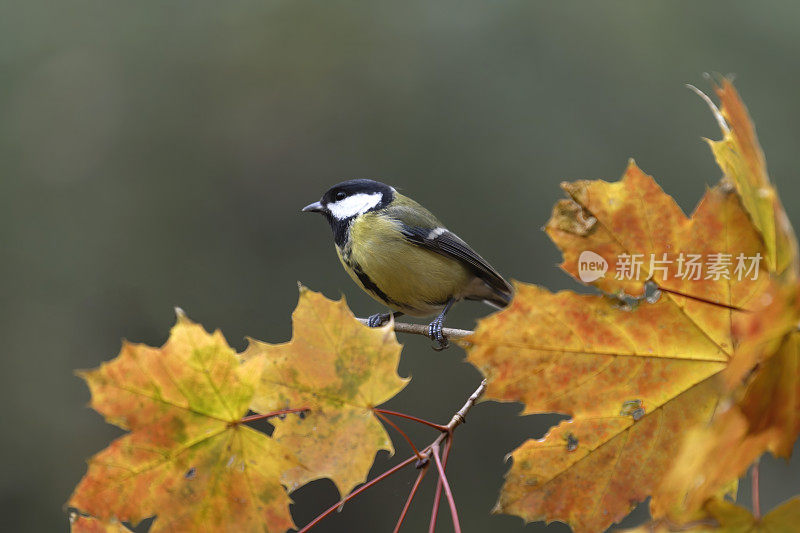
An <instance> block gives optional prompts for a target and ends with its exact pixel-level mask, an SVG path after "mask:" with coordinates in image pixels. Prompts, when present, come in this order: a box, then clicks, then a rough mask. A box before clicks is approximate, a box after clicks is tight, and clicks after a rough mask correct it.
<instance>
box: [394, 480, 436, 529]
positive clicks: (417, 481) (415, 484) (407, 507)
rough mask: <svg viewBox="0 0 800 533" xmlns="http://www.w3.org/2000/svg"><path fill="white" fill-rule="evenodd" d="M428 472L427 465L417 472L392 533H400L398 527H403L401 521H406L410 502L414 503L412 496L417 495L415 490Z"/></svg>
mask: <svg viewBox="0 0 800 533" xmlns="http://www.w3.org/2000/svg"><path fill="white" fill-rule="evenodd" d="M427 471H428V465H424V466H423V467H422V468H420V470H419V474H418V475H417V480H416V481H415V482H414V486H413V487H411V492H410V493H409V494H408V499H407V500H406V504H405V505H404V506H403V511H402V512H401V513H400V518H398V519H397V525H396V526H394V532H393V533H398V532H399V531H400V526H402V525H403V520H405V519H406V514H408V510H409V509H410V508H411V502H412V501H414V496H416V495H417V489H418V488H419V485H420V483H422V478H424V477H425V473H426V472H427Z"/></svg>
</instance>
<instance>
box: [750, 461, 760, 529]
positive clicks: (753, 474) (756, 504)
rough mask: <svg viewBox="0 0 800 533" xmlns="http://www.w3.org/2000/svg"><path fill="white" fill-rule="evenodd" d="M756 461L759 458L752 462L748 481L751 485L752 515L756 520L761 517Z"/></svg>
mask: <svg viewBox="0 0 800 533" xmlns="http://www.w3.org/2000/svg"><path fill="white" fill-rule="evenodd" d="M758 463H759V459H756V461H755V463H753V468H752V470H751V471H750V483H751V485H750V486H751V487H752V493H753V494H752V495H751V498H752V499H753V517H754V518H755V519H756V520H759V519H760V518H761V495H760V494H759V487H758Z"/></svg>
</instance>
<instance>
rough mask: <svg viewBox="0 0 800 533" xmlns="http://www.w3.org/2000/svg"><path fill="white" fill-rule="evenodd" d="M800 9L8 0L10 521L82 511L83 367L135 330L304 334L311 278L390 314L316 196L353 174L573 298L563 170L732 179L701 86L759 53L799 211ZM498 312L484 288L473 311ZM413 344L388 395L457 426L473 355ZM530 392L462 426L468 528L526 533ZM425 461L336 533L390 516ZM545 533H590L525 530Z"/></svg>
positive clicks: (325, 486) (422, 508) (5, 302)
mask: <svg viewBox="0 0 800 533" xmlns="http://www.w3.org/2000/svg"><path fill="white" fill-rule="evenodd" d="M799 23H800V4H799V3H798V2H796V1H795V0H786V1H781V2H777V1H762V2H749V1H729V0H726V1H722V0H718V1H706V2H696V1H692V2H690V1H675V0H672V1H669V2H667V1H658V2H640V1H633V0H631V1H608V0H607V1H603V2H596V1H581V2H573V1H562V2H542V1H539V2H533V1H497V2H479V1H473V0H462V1H458V2H454V1H449V0H447V1H437V2H415V1H414V2H411V1H406V2H384V1H373V2H308V1H300V0H291V1H290V0H285V1H271V0H262V1H254V0H253V1H246V0H237V1H227V2H218V1H201V0H194V1H191V2H189V1H178V0H176V1H171V2H165V1H159V2H156V1H142V0H140V1H137V2H108V1H103V2H101V1H79V0H58V1H49V2H39V1H31V2H13V3H12V2H8V3H5V4H4V5H3V6H2V7H0V244H2V252H0V253H2V255H0V257H1V258H2V260H1V261H0V283H2V297H1V298H2V300H1V301H2V306H0V313H2V318H1V319H0V339H2V343H3V345H4V346H5V348H4V350H3V360H4V363H3V367H4V368H3V371H2V373H0V401H1V403H0V405H1V406H2V407H0V409H1V412H2V416H0V420H2V439H0V458H2V459H0V460H1V461H2V476H1V478H0V509H1V510H2V516H3V523H4V526H5V527H7V528H8V529H7V530H8V531H63V530H66V529H67V522H66V516H65V515H64V514H63V512H62V509H61V506H62V504H63V503H64V501H66V499H67V498H68V496H69V494H70V491H71V490H72V488H73V487H74V485H75V484H76V483H77V482H78V480H79V479H80V477H81V476H82V475H83V473H84V472H85V463H84V460H85V459H86V458H88V457H89V456H90V455H91V454H93V453H95V452H97V451H98V450H100V449H102V448H103V447H104V446H105V445H106V444H107V443H108V442H109V440H110V439H112V438H113V437H115V436H116V435H119V434H120V433H121V432H120V431H119V430H117V429H115V428H113V427H111V426H109V425H107V424H105V423H104V422H103V420H102V419H101V417H100V416H98V415H97V414H96V413H94V412H93V411H91V410H89V409H87V408H86V407H85V405H86V403H87V402H88V399H89V396H88V391H87V388H86V387H85V385H84V384H83V382H82V381H81V380H79V379H78V378H76V377H74V376H73V374H72V372H73V369H76V368H89V367H94V366H97V365H98V364H99V363H100V362H101V361H103V360H107V359H110V358H112V357H114V356H115V355H116V353H117V350H118V349H119V345H120V339H121V338H123V337H124V338H127V339H130V340H133V341H140V342H146V343H149V344H154V345H159V344H161V343H162V342H163V341H164V340H165V338H166V335H167V332H168V329H169V327H170V326H171V324H172V322H173V320H174V315H173V307H174V306H176V305H179V306H181V307H182V308H184V309H185V310H186V312H187V313H188V314H189V316H190V317H192V318H193V319H195V320H198V321H201V322H202V323H203V324H204V325H205V326H207V327H209V328H221V329H222V330H223V332H224V333H225V335H226V336H227V338H228V339H229V341H230V342H231V343H232V344H233V345H234V346H235V347H237V348H242V347H243V346H244V336H245V335H251V336H254V337H256V338H260V339H264V340H268V341H273V342H277V341H284V340H287V339H288V338H289V336H290V334H291V327H290V312H291V310H292V309H293V307H294V305H295V303H296V298H297V289H296V281H297V280H301V281H303V282H304V283H305V284H307V285H308V286H309V287H311V288H313V289H315V290H321V291H323V292H324V293H325V294H326V295H328V296H330V297H337V296H338V295H339V294H342V293H343V294H345V295H346V296H347V298H348V301H349V302H350V303H351V305H352V307H353V309H354V310H355V311H356V313H357V314H359V315H361V316H365V315H368V314H371V313H374V312H376V306H375V305H374V303H373V302H372V301H371V300H370V299H369V298H368V297H367V296H365V295H364V294H362V293H361V292H360V291H359V290H358V289H357V288H356V287H355V285H354V284H353V283H352V282H351V281H350V279H349V278H348V277H347V276H346V274H345V273H344V271H343V270H342V269H341V268H340V266H339V264H338V261H337V259H336V257H335V254H334V251H333V246H332V242H331V236H330V230H329V229H328V227H327V225H326V224H325V223H324V222H323V220H322V219H321V218H319V217H316V216H309V215H301V214H300V213H299V209H300V207H302V206H304V205H306V204H307V203H309V202H311V201H314V200H317V199H318V198H319V196H320V195H321V193H322V192H323V191H324V190H325V189H326V188H327V187H328V186H330V185H331V184H333V183H336V182H338V181H341V180H342V179H346V178H350V177H374V178H378V179H381V180H383V181H386V182H388V183H390V184H393V185H395V186H397V187H398V188H401V189H402V190H403V191H404V192H405V193H407V194H409V195H410V196H412V197H413V198H415V199H417V200H418V201H420V202H421V203H422V204H423V205H426V206H427V207H429V208H431V210H432V211H434V212H435V213H436V214H437V215H439V216H440V218H441V219H442V220H444V221H445V222H446V223H447V224H448V226H450V227H451V228H452V229H454V230H455V231H456V232H458V233H459V234H460V235H461V236H462V237H464V238H465V239H466V240H467V241H469V242H470V243H471V244H472V245H473V246H474V247H475V248H476V249H477V250H478V251H479V252H480V253H481V254H482V255H484V256H485V257H487V258H488V259H489V260H490V261H491V262H492V263H493V264H494V266H495V267H497V268H498V269H499V270H500V271H501V272H503V273H504V274H506V275H507V276H509V277H512V278H516V279H520V280H525V281H532V282H537V283H540V284H543V285H545V286H547V287H549V288H551V289H561V288H573V289H574V288H576V287H577V284H576V283H575V282H574V281H572V280H571V279H570V278H568V277H567V276H566V275H565V274H563V273H562V272H560V271H559V270H558V269H557V268H556V267H555V265H556V264H557V263H558V262H559V260H560V255H559V253H558V252H557V250H556V249H555V247H554V246H553V245H552V244H551V243H550V242H549V240H548V239H547V237H546V235H545V234H544V233H543V232H541V231H540V227H541V226H542V225H543V224H544V222H545V221H546V220H547V219H548V217H549V214H550V208H551V206H552V205H553V203H554V202H555V201H556V200H557V199H558V198H560V197H561V193H560V192H559V188H558V183H559V181H561V180H563V179H577V178H604V179H610V180H614V179H617V178H618V177H619V175H620V174H621V172H622V171H623V169H624V167H625V165H626V161H627V158H628V157H634V158H635V159H636V160H637V162H638V163H639V164H640V166H641V167H642V168H643V169H644V170H645V171H646V172H648V173H650V174H652V175H654V176H655V177H656V178H657V179H658V180H659V182H660V184H661V185H662V186H663V187H664V189H665V190H666V191H667V192H668V193H670V194H672V195H674V196H675V197H676V199H677V201H678V202H679V203H680V205H681V206H682V207H683V208H684V209H685V210H687V211H691V209H692V208H693V206H694V205H695V203H696V201H697V200H698V199H699V197H700V195H702V193H703V191H704V188H705V187H706V186H707V185H709V184H713V183H714V182H716V181H717V180H718V178H719V176H720V172H719V170H718V169H717V167H716V166H715V164H714V162H713V159H712V157H711V155H710V153H709V150H708V149H707V147H706V146H705V144H704V143H703V142H702V140H701V137H702V136H708V137H712V138H716V137H718V136H719V134H718V129H717V126H716V124H715V123H714V120H713V118H712V116H711V114H710V113H709V111H708V109H707V108H706V106H705V104H704V103H703V102H701V101H700V99H699V98H698V97H697V96H696V95H694V94H693V93H691V92H690V91H688V90H687V89H686V88H685V87H684V85H683V84H684V83H693V84H696V85H699V86H700V87H701V88H704V89H706V90H708V89H709V85H708V83H707V81H705V80H704V78H703V76H702V73H704V72H718V73H723V74H727V73H733V74H736V76H737V78H736V79H737V87H738V88H739V90H740V91H741V93H742V95H743V97H744V99H745V102H746V103H747V104H748V106H749V109H750V111H751V114H752V115H753V117H754V119H755V122H756V124H757V127H758V132H759V134H760V138H761V142H762V145H763V146H764V148H765V151H766V153H767V159H768V161H769V166H770V171H771V175H772V178H773V179H774V181H775V182H776V184H777V186H778V189H779V191H780V193H781V194H782V197H783V200H784V203H785V205H786V208H787V210H788V213H789V216H790V218H791V219H792V220H793V222H794V225H795V227H798V225H799V224H800V202H798V200H797V198H798V193H800V185H798V181H797V180H796V179H795V178H794V177H795V176H796V174H797V171H796V168H797V154H798V146H800V131H798V128H797V122H798V117H800V99H798V97H797V95H798V83H800V54H799V53H798V52H800V38H799V37H798V33H797V28H798V24H799ZM487 311H488V309H486V308H483V307H481V306H480V305H478V304H463V305H461V306H459V307H458V308H457V309H456V310H455V312H453V313H452V316H451V318H450V320H449V324H450V325H452V326H455V327H471V326H472V325H473V324H474V322H473V321H474V319H475V318H476V317H477V316H479V315H480V314H483V313H486V312H487ZM401 340H403V341H404V342H406V348H405V350H404V354H403V360H402V363H401V368H400V371H401V374H402V375H413V378H414V379H413V381H412V383H411V385H410V386H409V387H408V388H407V389H406V391H404V392H403V393H402V394H401V395H400V396H399V397H397V398H396V399H394V400H393V401H392V402H391V403H390V404H389V407H390V408H394V409H398V410H402V411H405V412H410V413H414V414H417V415H420V416H424V417H426V418H429V419H433V420H439V421H446V420H447V419H449V417H450V416H451V414H452V413H453V412H454V411H455V410H456V409H457V408H458V407H460V406H461V404H462V402H463V400H464V399H465V398H466V396H467V395H468V394H469V393H470V392H471V391H472V390H473V389H474V388H475V386H476V385H477V384H478V382H479V375H478V373H477V372H476V371H475V370H474V369H473V368H472V367H470V366H469V365H467V364H465V363H463V362H462V359H463V355H464V354H463V352H462V351H460V350H459V349H457V348H455V349H451V350H447V351H445V352H442V353H435V352H433V351H432V350H430V348H429V347H428V346H429V342H428V341H426V340H425V339H423V338H416V337H415V338H408V337H404V338H403V339H401ZM518 412H519V406H518V405H499V404H494V403H486V404H483V405H480V406H479V407H478V408H476V409H475V410H474V411H473V413H472V416H471V417H470V423H469V424H467V425H466V426H465V427H463V428H462V429H460V430H459V432H458V439H457V443H458V444H457V446H456V448H455V452H454V455H453V457H452V462H451V464H450V467H449V471H450V481H451V483H452V484H453V487H454V491H455V496H456V500H457V503H458V504H459V508H460V512H461V518H462V523H463V524H464V526H465V531H468V532H476V531H478V532H482V531H494V532H501V531H502V532H505V531H520V530H522V529H523V524H522V522H521V520H520V519H518V518H515V517H509V516H491V515H490V514H489V510H490V509H491V507H492V506H493V504H494V502H495V499H496V496H497V491H498V489H499V487H500V485H501V483H502V475H503V473H504V472H505V471H506V469H507V465H506V464H504V462H503V456H504V455H505V454H506V453H507V452H509V451H510V450H512V449H513V448H514V447H515V446H517V445H519V444H520V443H521V442H523V441H524V440H525V439H526V438H528V437H529V436H534V437H539V436H541V435H543V434H544V432H545V431H546V430H547V428H548V427H549V426H550V425H551V424H553V423H554V422H555V421H556V420H558V418H557V417H555V416H540V417H527V418H524V419H520V418H518V417H517V416H516V413H518ZM410 430H411V431H412V434H413V435H414V436H415V437H416V438H417V440H418V442H420V443H422V442H427V440H428V439H429V438H431V435H430V433H429V432H428V431H426V430H425V429H419V428H416V427H411V428H410ZM397 447H398V450H399V453H401V454H402V455H403V456H405V455H406V453H407V450H406V449H405V445H404V444H403V443H402V442H400V441H398V444H397ZM389 461H390V460H389V459H387V457H386V456H385V455H383V454H382V455H381V456H379V457H378V459H377V462H376V466H375V469H374V470H373V473H377V472H380V471H383V470H385V469H386V468H387V466H388V465H389V464H391V463H390V462H389ZM797 463H798V461H795V462H794V463H793V464H791V465H789V466H787V464H786V463H785V462H783V461H776V460H772V459H767V460H765V461H764V466H763V469H762V487H763V490H762V505H763V506H764V507H766V508H770V507H772V506H773V505H775V504H776V503H778V502H779V501H782V500H783V499H785V498H786V497H787V496H789V495H790V494H793V493H795V492H798V491H800V481H798V479H800V468H798V466H797ZM413 476H414V474H413V473H412V472H407V473H405V474H400V475H398V476H397V477H396V478H393V479H392V480H391V481H388V482H386V483H385V484H383V485H382V486H379V487H377V488H375V489H373V490H371V491H369V492H367V493H366V494H364V495H363V497H360V498H359V499H358V500H357V501H355V502H354V503H353V504H349V505H347V506H345V508H344V510H343V512H341V513H338V514H336V515H335V516H332V517H331V518H330V519H328V520H327V521H326V522H324V523H323V524H322V525H321V526H320V527H319V529H318V530H319V531H390V530H391V528H392V526H393V525H394V522H395V520H396V517H397V514H398V513H399V511H400V508H401V507H402V504H403V501H404V500H405V497H406V494H407V491H408V489H409V487H410V485H411V483H412V482H413ZM431 479H433V478H431ZM429 484H430V483H429ZM421 496H422V497H421V498H420V499H419V500H418V502H417V504H416V505H415V507H414V509H412V514H411V517H410V519H409V522H408V527H407V531H421V530H423V529H424V528H425V527H426V524H427V519H428V517H429V512H430V497H431V489H430V487H429V488H428V489H426V490H425V491H424V492H423V493H422V495H421ZM293 497H294V498H295V500H296V502H297V503H296V505H294V506H293V513H294V516H295V520H296V522H297V523H298V524H299V525H303V524H305V523H306V522H307V521H308V520H310V519H311V518H312V517H313V516H315V515H316V514H317V513H318V512H319V511H321V510H322V509H323V508H325V507H327V506H328V505H329V504H330V503H332V502H333V501H335V499H336V497H337V496H336V493H335V491H334V488H333V485H332V484H331V483H330V482H328V481H320V482H317V483H314V484H313V485H311V486H308V487H306V488H303V489H302V490H300V491H298V492H297V493H295V494H294V495H293ZM742 498H743V501H745V502H749V491H748V489H747V486H745V487H743V489H742ZM443 515H444V516H443V519H442V520H441V527H442V531H447V530H449V528H450V524H449V519H448V517H447V516H446V513H443ZM644 516H646V512H645V511H643V510H642V509H640V510H639V511H637V514H636V516H635V517H634V518H632V519H630V520H629V521H628V523H631V524H632V523H636V521H641V520H642V519H643V517H644ZM544 529H547V530H548V531H566V527H565V526H563V525H562V524H554V525H551V526H548V527H547V528H545V526H544V525H542V524H530V525H528V526H527V527H526V528H525V530H526V531H540V530H544Z"/></svg>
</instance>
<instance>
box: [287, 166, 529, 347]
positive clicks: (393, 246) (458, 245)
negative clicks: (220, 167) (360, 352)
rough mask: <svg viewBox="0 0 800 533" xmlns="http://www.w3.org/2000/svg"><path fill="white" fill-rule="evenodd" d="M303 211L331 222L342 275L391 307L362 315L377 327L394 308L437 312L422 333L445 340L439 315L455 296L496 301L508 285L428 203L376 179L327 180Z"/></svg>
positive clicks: (504, 301)
mask: <svg viewBox="0 0 800 533" xmlns="http://www.w3.org/2000/svg"><path fill="white" fill-rule="evenodd" d="M303 212H315V213H321V214H322V215H323V216H324V217H325V218H326V219H327V220H328V222H329V223H330V226H331V229H332V230H333V241H334V243H335V245H336V253H337V254H338V256H339V260H340V261H341V262H342V265H343V266H344V269H345V270H346V271H347V273H348V274H350V277H351V278H353V280H354V281H355V282H356V283H357V284H358V285H359V286H360V287H361V288H362V289H363V290H364V291H365V292H367V294H369V295H370V296H372V297H373V298H374V299H376V300H377V301H379V302H381V303H382V304H384V305H386V306H387V307H389V308H390V309H393V310H394V311H395V312H394V313H391V314H390V313H378V314H375V315H372V316H371V317H369V320H368V324H369V326H370V327H377V326H380V325H381V324H383V323H384V322H386V321H387V320H389V317H390V315H394V316H395V317H397V316H400V315H402V314H406V315H411V316H417V317H424V316H431V315H433V314H435V313H439V315H438V316H437V317H436V319H435V320H434V321H433V322H431V323H430V326H429V328H428V334H429V336H430V338H431V339H433V340H434V341H436V342H437V343H438V345H439V348H438V349H443V348H445V347H446V346H447V339H446V338H445V336H444V335H443V334H442V329H443V327H444V317H445V315H446V314H447V312H448V311H449V310H450V308H451V307H452V305H453V304H454V303H455V302H457V301H459V300H464V299H466V300H482V301H484V302H486V303H488V304H489V305H492V306H495V307H498V308H502V307H505V306H507V305H508V304H509V302H510V301H511V297H512V294H513V289H512V287H511V285H510V284H509V283H508V282H507V281H506V280H504V279H503V277H502V276H501V275H500V274H498V273H497V271H496V270H495V269H494V268H492V267H491V265H489V263H487V262H486V260H485V259H484V258H482V257H481V256H480V255H478V254H477V253H476V252H475V251H474V250H473V249H472V248H470V247H469V245H468V244H467V243H465V242H464V241H463V240H461V239H460V238H458V237H457V236H456V235H455V234H454V233H452V232H451V231H449V230H448V229H446V228H445V227H444V226H443V225H442V223H441V222H439V221H438V220H437V219H436V217H435V216H433V214H431V212H430V211H428V210H427V209H425V208H424V207H422V206H421V205H419V204H418V203H417V202H415V201H414V200H412V199H411V198H408V197H406V196H403V195H402V194H400V193H398V192H397V191H396V190H395V189H394V187H390V186H388V185H385V184H383V183H380V182H377V181H373V180H368V179H355V180H349V181H344V182H342V183H339V184H338V185H334V186H333V187H331V188H330V189H328V191H327V192H326V193H325V194H324V195H323V196H322V199H320V201H319V202H314V203H313V204H309V205H307V206H305V207H304V208H303Z"/></svg>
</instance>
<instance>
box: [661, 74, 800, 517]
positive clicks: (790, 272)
mask: <svg viewBox="0 0 800 533" xmlns="http://www.w3.org/2000/svg"><path fill="white" fill-rule="evenodd" d="M717 94H718V95H719V96H720V99H721V101H722V110H721V114H720V116H719V117H718V120H719V121H720V124H721V126H722V129H723V134H724V137H723V139H722V140H721V141H709V142H710V144H711V146H712V149H713V151H714V153H715V155H716V157H717V161H718V163H719V164H720V167H722V169H723V171H724V172H725V175H726V177H727V178H728V179H730V180H731V181H733V182H734V183H735V184H736V188H737V190H738V191H739V192H740V195H741V196H742V202H743V205H744V206H745V207H746V208H747V210H748V212H749V213H750V216H751V218H752V220H753V224H754V226H755V227H757V228H758V229H759V232H760V233H761V234H762V236H763V239H764V241H765V243H766V245H767V247H768V248H771V251H768V254H772V255H773V256H774V260H773V261H772V266H770V265H768V268H769V269H770V271H771V273H772V276H771V277H772V278H773V280H772V283H771V286H770V287H769V288H768V290H766V291H764V292H763V293H762V294H761V295H760V296H759V298H758V299H757V300H756V301H754V305H753V306H752V308H751V311H752V312H751V313H747V314H741V315H739V316H737V317H736V318H735V320H734V322H733V329H734V331H735V335H736V336H737V337H738V338H740V339H741V341H740V342H739V343H738V345H737V348H736V351H735V353H734V355H733V357H732V359H731V362H730V364H729V365H728V367H727V368H726V369H725V370H724V372H723V373H722V376H721V377H722V380H721V383H722V385H723V386H724V390H725V391H726V392H727V393H728V394H727V395H726V397H725V399H724V401H723V402H722V405H721V408H720V409H718V410H717V412H716V413H715V415H714V418H713V420H712V421H711V423H710V424H708V425H705V426H703V427H701V428H696V429H694V430H692V431H690V432H689V433H688V434H687V436H686V439H685V442H684V445H683V447H682V451H681V452H680V453H679V454H678V455H677V460H676V461H675V464H674V466H673V468H672V470H671V471H670V472H669V473H668V474H667V475H666V476H665V478H664V481H663V482H662V484H661V486H660V487H659V488H658V489H657V491H656V494H655V496H654V498H653V505H652V506H651V507H652V511H653V513H654V515H655V516H662V515H667V516H673V517H674V515H675V513H676V510H677V509H698V508H699V507H700V506H701V505H703V502H704V501H706V500H708V499H709V498H712V497H713V494H714V493H715V492H716V491H717V490H718V488H719V487H720V486H723V485H724V484H725V483H728V482H730V481H731V480H733V479H736V478H738V477H739V476H741V475H743V474H744V473H745V471H746V470H747V468H748V467H749V465H750V464H751V463H752V462H753V461H755V460H756V459H757V458H758V457H759V456H760V455H761V454H762V453H764V452H766V451H770V452H772V453H773V454H774V455H776V456H781V457H786V458H788V457H789V456H790V455H791V452H792V448H793V445H794V442H795V440H796V439H797V435H798V432H800V414H798V413H800V349H798V333H797V324H798V321H800V288H799V287H798V283H797V270H798V258H797V242H796V241H795V238H794V233H793V231H792V228H791V226H790V225H789V224H788V221H787V220H786V216H785V213H784V211H783V208H782V206H781V204H780V201H779V199H778V197H777V195H776V193H775V191H774V188H773V187H772V185H771V183H770V181H769V177H768V175H767V172H766V164H765V161H764V156H763V153H762V151H761V147H760V146H759V145H758V140H757V138H756V136H755V129H754V128H753V126H752V124H751V123H750V119H749V117H748V114H747V110H746V109H745V108H744V105H743V104H742V102H741V100H740V99H739V96H738V94H737V93H736V91H735V89H734V88H733V86H732V85H731V84H730V82H728V81H727V80H724V81H723V83H722V85H721V87H718V88H717ZM712 108H713V104H712ZM729 125H730V126H729ZM701 467H702V468H701Z"/></svg>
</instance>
